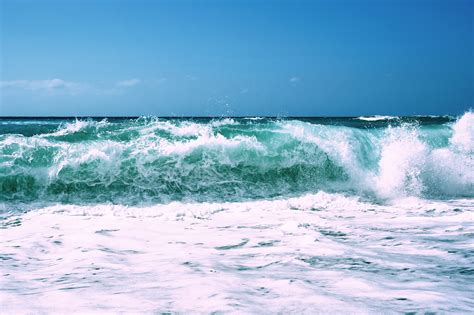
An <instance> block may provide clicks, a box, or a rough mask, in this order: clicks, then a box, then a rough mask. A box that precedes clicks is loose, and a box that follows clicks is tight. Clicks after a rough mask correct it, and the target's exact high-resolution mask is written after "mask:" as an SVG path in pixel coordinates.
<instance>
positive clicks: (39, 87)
mask: <svg viewBox="0 0 474 315" xmlns="http://www.w3.org/2000/svg"><path fill="white" fill-rule="evenodd" d="M0 88H2V89H21V90H28V91H42V92H47V93H55V92H61V91H63V92H67V93H71V94H76V93H78V92H80V91H81V90H83V89H84V88H86V86H85V85H84V84H82V83H77V82H72V81H65V80H62V79H57V78H55V79H47V80H12V81H0Z"/></svg>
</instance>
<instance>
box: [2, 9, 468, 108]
mask: <svg viewBox="0 0 474 315" xmlns="http://www.w3.org/2000/svg"><path fill="white" fill-rule="evenodd" d="M473 107H474V1H472V0H467V1H462V0H445V1H435V0H433V1H427V0H425V1H421V0H420V1H415V0H413V1H410V0H397V1H390V0H378V1H376V0H372V1H368V0H366V1H362V0H360V1H356V0H352V1H351V0H346V1H342V0H333V1H329V0H325V1H317V0H314V1H297V0H296V1H276V0H268V1H263V0H261V1H248V0H245V1H244V0H241V1H237V0H223V1H199V0H194V1H151V0H149V1H143V0H134V1H132V0H129V1H125V0H121V1H120V0H115V1H112V0H95V1H93V0H80V1H74V0H62V1H47V0H44V1H43V0H34V1H33V0H30V1H26V0H0V115H1V116H45V115H46V116H141V115H157V116H259V115H266V116H358V115H376V114H377V115H423V114H430V115H444V114H451V115H458V114H462V113H463V112H464V111H466V110H468V109H469V108H473Z"/></svg>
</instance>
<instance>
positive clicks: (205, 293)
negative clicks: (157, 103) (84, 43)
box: [0, 112, 474, 313]
mask: <svg viewBox="0 0 474 315" xmlns="http://www.w3.org/2000/svg"><path fill="white" fill-rule="evenodd" d="M473 197H474V114H473V113H472V112H467V113H465V114H464V115H463V116H461V117H458V118H453V117H359V118H308V119H270V118H233V119H230V118H222V119H198V118H194V119H185V118H182V119H163V118H161V119H159V118H147V117H142V118H137V119H125V118H123V119H112V118H110V119H108V120H107V119H103V120H97V119H96V120H92V119H89V120H86V119H84V120H69V119H42V120H39V119H30V120H28V119H6V118H4V119H0V242H1V243H0V246H1V247H0V272H1V275H2V276H1V278H0V306H1V308H0V312H5V313H18V312H19V313H31V312H40V313H41V312H43V313H52V312H53V313H54V312H58V313H65V312H73V311H76V312H97V313H104V312H112V313H115V312H150V313H157V312H158V313H160V312H198V313H203V312H204V313H211V312H238V313H268V312H285V313H286V312H290V313H315V312H316V313H317V312H324V313H328V312H331V313H334V312H336V313H338V312H339V313H341V312H344V313H347V312H352V313H380V312H386V313H400V312H422V313H424V312H441V313H443V312H459V313H472V312H474V294H473V290H474V287H473V283H474V245H473V244H474V243H473V237H474V201H473V200H474V199H473Z"/></svg>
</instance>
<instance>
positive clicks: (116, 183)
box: [0, 112, 474, 205]
mask: <svg viewBox="0 0 474 315" xmlns="http://www.w3.org/2000/svg"><path fill="white" fill-rule="evenodd" d="M473 139H474V114H473V113H472V112H467V113H465V114H464V115H463V116H462V117H459V118H457V119H455V118H450V117H411V118H400V117H390V119H369V120H367V119H360V118H337V119H336V118H314V119H268V118H264V119H251V118H233V119H229V118H222V119H196V118H195V119H185V118H183V119H159V118H146V117H142V118H138V119H108V120H107V119H103V120H92V119H89V120H65V119H62V120H61V119H43V120H26V119H23V120H22V119H14V120H11V119H10V120H9V119H2V120H0V201H2V202H4V203H5V202H25V203H27V202H31V201H37V200H41V201H44V202H60V203H88V202H90V203H95V202H112V203H121V204H129V205H131V204H140V203H167V202H171V201H186V202H187V201H193V202H203V201H210V202H219V201H243V200H253V199H260V198H276V197H282V196H283V197H288V196H297V195H302V194H305V193H311V192H316V191H318V190H324V191H328V192H344V193H346V194H354V195H358V196H362V197H364V198H374V199H377V200H386V199H392V198H398V197H407V196H417V197H423V198H433V199H446V198H454V197H473V196H474V189H473V187H474V159H473V154H474V140H473Z"/></svg>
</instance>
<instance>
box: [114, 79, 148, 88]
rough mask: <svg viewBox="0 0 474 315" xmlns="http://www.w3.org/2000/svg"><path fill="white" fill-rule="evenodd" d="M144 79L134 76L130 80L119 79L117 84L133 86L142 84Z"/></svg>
mask: <svg viewBox="0 0 474 315" xmlns="http://www.w3.org/2000/svg"><path fill="white" fill-rule="evenodd" d="M141 82H142V80H140V79H137V78H134V79H129V80H123V81H118V82H117V83H116V85H117V86H118V87H132V86H136V85H138V84H140V83H141Z"/></svg>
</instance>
